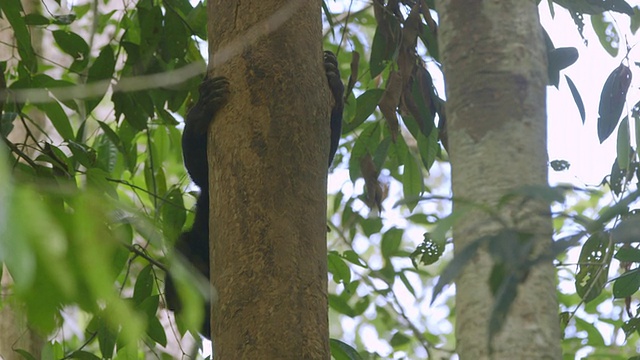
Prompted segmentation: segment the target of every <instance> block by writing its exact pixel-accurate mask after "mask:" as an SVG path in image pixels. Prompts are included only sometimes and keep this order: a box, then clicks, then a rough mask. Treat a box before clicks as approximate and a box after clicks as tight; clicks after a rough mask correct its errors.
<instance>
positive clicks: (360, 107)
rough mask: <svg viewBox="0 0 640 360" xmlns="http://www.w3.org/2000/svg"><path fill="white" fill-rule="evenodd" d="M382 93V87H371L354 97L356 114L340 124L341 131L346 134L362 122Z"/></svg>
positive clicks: (373, 109) (374, 106)
mask: <svg viewBox="0 0 640 360" xmlns="http://www.w3.org/2000/svg"><path fill="white" fill-rule="evenodd" d="M383 94H384V89H371V90H367V91H365V92H364V93H363V94H362V95H360V96H358V98H357V99H356V115H355V116H354V117H353V119H351V121H345V122H344V123H343V126H342V133H343V134H348V133H350V132H351V131H353V130H354V129H356V128H357V127H358V126H360V124H362V123H363V122H364V121H365V120H367V118H368V117H369V116H370V115H371V114H373V112H374V111H375V110H376V107H377V106H378V102H380V99H381V98H382V95H383Z"/></svg>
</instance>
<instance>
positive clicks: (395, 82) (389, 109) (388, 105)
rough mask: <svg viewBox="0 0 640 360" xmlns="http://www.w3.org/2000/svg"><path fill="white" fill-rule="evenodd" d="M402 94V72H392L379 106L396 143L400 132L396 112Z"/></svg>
mask: <svg viewBox="0 0 640 360" xmlns="http://www.w3.org/2000/svg"><path fill="white" fill-rule="evenodd" d="M401 94H402V78H401V77H400V72H398V71H391V73H389V79H388V80H387V88H386V89H385V91H384V94H383V95H382V98H381V99H380V103H379V104H378V106H379V107H380V112H381V113H382V115H384V118H385V120H386V121H387V125H389V130H390V131H391V140H392V141H393V142H395V141H396V138H397V137H398V132H399V131H400V128H399V123H398V116H397V115H396V111H397V108H398V103H399V102H400V95H401Z"/></svg>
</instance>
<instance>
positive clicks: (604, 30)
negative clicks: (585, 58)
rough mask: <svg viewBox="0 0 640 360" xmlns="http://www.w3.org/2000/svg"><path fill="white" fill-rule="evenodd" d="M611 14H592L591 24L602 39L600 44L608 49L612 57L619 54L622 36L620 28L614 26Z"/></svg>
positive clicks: (599, 38)
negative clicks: (619, 32)
mask: <svg viewBox="0 0 640 360" xmlns="http://www.w3.org/2000/svg"><path fill="white" fill-rule="evenodd" d="M609 19H610V17H609V16H606V17H605V15H604V14H598V15H592V16H591V25H592V26H593V30H594V31H595V32H596V35H598V40H600V45H602V47H603V48H604V49H605V50H606V52H608V53H609V55H611V57H616V56H618V50H619V46H620V36H619V35H618V30H617V29H616V27H615V26H614V24H613V23H612V22H611V21H608V20H609Z"/></svg>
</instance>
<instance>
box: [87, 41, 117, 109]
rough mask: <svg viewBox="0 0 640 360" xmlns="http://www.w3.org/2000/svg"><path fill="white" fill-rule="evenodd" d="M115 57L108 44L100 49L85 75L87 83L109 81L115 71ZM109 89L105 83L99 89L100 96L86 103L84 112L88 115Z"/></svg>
mask: <svg viewBox="0 0 640 360" xmlns="http://www.w3.org/2000/svg"><path fill="white" fill-rule="evenodd" d="M115 64H116V60H115V55H114V53H113V49H112V48H111V46H110V45H109V44H107V45H106V46H105V47H103V48H102V50H101V51H100V54H99V55H98V57H97V58H96V60H95V61H94V62H93V64H92V65H91V67H89V71H88V74H87V82H88V83H92V82H96V81H99V80H109V79H111V78H112V76H113V72H114V70H115ZM108 89H109V83H108V82H107V83H105V84H104V86H102V87H101V89H100V95H99V96H98V97H96V98H93V99H91V100H87V101H86V104H87V105H86V110H85V111H86V112H87V114H88V113H90V112H91V111H92V110H93V109H94V108H95V107H96V106H98V104H99V103H100V101H101V100H102V98H103V97H104V95H105V94H106V93H107V90H108Z"/></svg>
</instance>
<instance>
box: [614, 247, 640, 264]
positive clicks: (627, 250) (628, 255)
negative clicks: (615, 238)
mask: <svg viewBox="0 0 640 360" xmlns="http://www.w3.org/2000/svg"><path fill="white" fill-rule="evenodd" d="M613 257H614V258H615V259H616V260H618V261H624V262H636V263H640V249H636V248H632V247H627V246H624V247H622V248H620V250H618V251H617V252H616V254H615V255H614V256H613Z"/></svg>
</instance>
